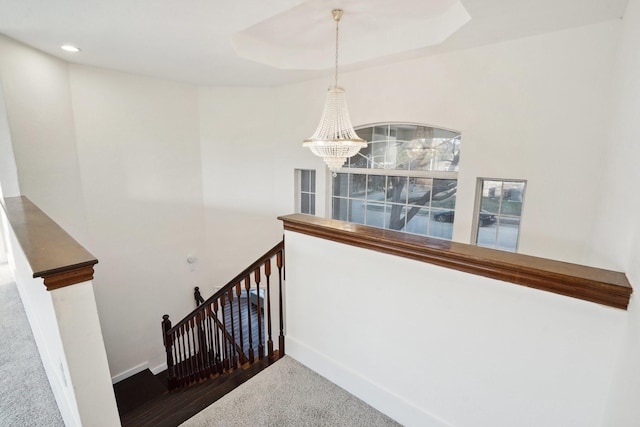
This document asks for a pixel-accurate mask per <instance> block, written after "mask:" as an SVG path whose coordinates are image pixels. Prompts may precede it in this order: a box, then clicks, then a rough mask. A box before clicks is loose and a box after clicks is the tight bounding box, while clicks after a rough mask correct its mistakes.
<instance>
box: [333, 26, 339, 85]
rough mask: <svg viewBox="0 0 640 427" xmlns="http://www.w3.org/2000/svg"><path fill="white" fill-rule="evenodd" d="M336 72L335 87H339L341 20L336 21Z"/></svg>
mask: <svg viewBox="0 0 640 427" xmlns="http://www.w3.org/2000/svg"><path fill="white" fill-rule="evenodd" d="M335 21H336V70H335V75H334V81H335V87H338V47H339V46H338V40H339V39H340V38H339V35H340V19H336V20H335Z"/></svg>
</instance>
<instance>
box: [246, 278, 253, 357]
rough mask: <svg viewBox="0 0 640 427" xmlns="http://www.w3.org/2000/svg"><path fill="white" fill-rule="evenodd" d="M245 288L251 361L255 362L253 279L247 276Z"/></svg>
mask: <svg viewBox="0 0 640 427" xmlns="http://www.w3.org/2000/svg"><path fill="white" fill-rule="evenodd" d="M244 288H245V289H246V291H247V323H248V326H249V327H248V332H247V333H248V334H249V363H251V364H253V362H254V361H255V357H254V354H253V333H252V332H251V317H252V316H251V295H250V291H251V279H249V277H246V278H245V279H244Z"/></svg>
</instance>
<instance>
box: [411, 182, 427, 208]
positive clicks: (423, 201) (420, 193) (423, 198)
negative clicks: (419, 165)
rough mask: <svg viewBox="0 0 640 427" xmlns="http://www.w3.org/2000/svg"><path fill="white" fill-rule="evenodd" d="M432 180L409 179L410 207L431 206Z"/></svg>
mask: <svg viewBox="0 0 640 427" xmlns="http://www.w3.org/2000/svg"><path fill="white" fill-rule="evenodd" d="M432 185H433V180H432V179H431V178H409V191H408V199H409V200H408V201H409V204H410V205H419V206H427V207H428V206H429V202H430V201H431V186H432Z"/></svg>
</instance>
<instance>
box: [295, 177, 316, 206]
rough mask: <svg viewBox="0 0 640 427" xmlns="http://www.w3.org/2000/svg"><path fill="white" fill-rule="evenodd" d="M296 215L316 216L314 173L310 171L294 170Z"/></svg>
mask: <svg viewBox="0 0 640 427" xmlns="http://www.w3.org/2000/svg"><path fill="white" fill-rule="evenodd" d="M296 187H297V191H296V194H297V200H296V211H297V212H298V213H303V214H308V215H315V214H316V171H315V170H311V169H296Z"/></svg>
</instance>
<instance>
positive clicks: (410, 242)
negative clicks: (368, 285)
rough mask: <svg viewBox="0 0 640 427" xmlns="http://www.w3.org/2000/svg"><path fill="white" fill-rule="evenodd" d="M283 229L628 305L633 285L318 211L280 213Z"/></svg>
mask: <svg viewBox="0 0 640 427" xmlns="http://www.w3.org/2000/svg"><path fill="white" fill-rule="evenodd" d="M278 219H280V220H282V221H283V223H284V229H285V230H288V231H294V232H297V233H302V234H307V235H310V236H314V237H319V238H322V239H327V240H332V241H335V242H339V243H344V244H348V245H352V246H358V247H361V248H366V249H371V250H374V251H378V252H384V253H388V254H392V255H397V256H401V257H405V258H410V259H413V260H417V261H422V262H427V263H430V264H435V265H439V266H442V267H446V268H451V269H454V270H460V271H464V272H467V273H472V274H477V275H479V276H485V277H490V278H493V279H498V280H503V281H505V282H511V283H515V284H518V285H523V286H528V287H531V288H535V289H540V290H544V291H548V292H553V293H556V294H561V295H565V296H569V297H573V298H578V299H582V300H586V301H592V302H595V303H599V304H603V305H607V306H610V307H615V308H621V309H626V308H627V306H628V304H629V299H630V297H631V293H632V292H633V289H632V288H631V285H630V284H629V281H628V280H627V277H626V276H625V274H624V273H620V272H616V271H610V270H603V269H599V268H593V267H587V266H583V265H578V264H571V263H566V262H561V261H554V260H550V259H545V258H538V257H533V256H529V255H523V254H515V253H511V252H504V251H499V250H495V249H488V248H481V247H478V246H473V245H467V244H464V243H457V242H451V241H447V240H441V239H434V238H430V237H425V236H418V235H414V234H407V233H401V232H398V231H393V230H383V229H380V228H374V227H369V226H366V225H360V224H353V223H348V222H344V221H338V220H333V219H325V218H318V217H315V216H309V215H301V214H293V215H286V216H281V217H279V218H278Z"/></svg>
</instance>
